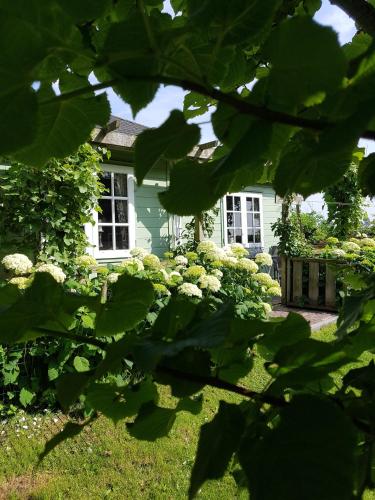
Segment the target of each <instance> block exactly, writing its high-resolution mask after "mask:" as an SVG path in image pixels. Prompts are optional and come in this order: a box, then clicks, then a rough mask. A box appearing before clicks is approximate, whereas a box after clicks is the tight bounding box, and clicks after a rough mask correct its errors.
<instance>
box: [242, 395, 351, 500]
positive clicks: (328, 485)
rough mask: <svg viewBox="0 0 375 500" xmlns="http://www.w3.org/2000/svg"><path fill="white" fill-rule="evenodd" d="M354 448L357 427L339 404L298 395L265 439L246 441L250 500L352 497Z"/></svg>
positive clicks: (244, 463)
mask: <svg viewBox="0 0 375 500" xmlns="http://www.w3.org/2000/svg"><path fill="white" fill-rule="evenodd" d="M355 446H356V437H355V429H354V427H353V425H352V424H351V422H350V421H349V419H348V418H347V417H346V416H345V414H344V413H343V412H342V410H341V409H340V408H339V406H338V405H336V404H335V403H333V402H331V401H328V400H327V399H322V398H319V397H317V396H309V395H301V396H295V397H294V398H293V400H292V402H291V403H290V404H288V405H287V406H286V407H285V408H282V409H281V410H280V422H279V424H278V425H277V426H276V427H275V428H274V429H272V430H269V431H268V432H266V434H265V436H264V437H263V439H259V437H256V438H255V439H254V438H250V439H245V440H244V441H243V442H242V444H241V449H240V452H239V458H240V463H241V466H242V468H243V470H244V472H245V473H246V476H247V479H248V482H249V489H250V491H251V499H252V500H271V499H272V500H274V499H275V498H277V499H280V500H300V499H301V498H303V499H304V500H316V499H317V498H319V500H333V499H337V500H350V499H351V498H353V496H352V495H353V477H354V464H355V462H354V455H355Z"/></svg>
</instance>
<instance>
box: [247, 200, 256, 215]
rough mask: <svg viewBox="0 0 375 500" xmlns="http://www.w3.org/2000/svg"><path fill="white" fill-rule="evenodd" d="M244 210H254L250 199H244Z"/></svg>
mask: <svg viewBox="0 0 375 500" xmlns="http://www.w3.org/2000/svg"><path fill="white" fill-rule="evenodd" d="M246 210H247V211H249V212H252V211H253V210H254V208H253V199H252V198H246Z"/></svg>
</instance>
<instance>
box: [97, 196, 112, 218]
mask: <svg viewBox="0 0 375 500" xmlns="http://www.w3.org/2000/svg"><path fill="white" fill-rule="evenodd" d="M99 206H100V208H101V209H102V212H99V213H98V220H99V222H112V202H111V200H103V199H102V200H99Z"/></svg>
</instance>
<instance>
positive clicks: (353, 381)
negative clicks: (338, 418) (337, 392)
mask: <svg viewBox="0 0 375 500" xmlns="http://www.w3.org/2000/svg"><path fill="white" fill-rule="evenodd" d="M343 384H344V385H349V386H351V387H356V388H357V389H359V390H360V391H362V394H363V395H369V396H370V397H373V395H374V394H375V363H374V360H373V359H372V360H371V361H370V363H369V364H368V365H367V366H364V367H362V368H354V369H353V370H350V371H349V372H348V373H347V374H346V375H345V377H344V378H343Z"/></svg>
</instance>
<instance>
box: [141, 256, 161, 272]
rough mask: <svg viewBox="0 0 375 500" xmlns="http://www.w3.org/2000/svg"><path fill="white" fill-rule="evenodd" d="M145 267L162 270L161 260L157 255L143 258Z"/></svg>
mask: <svg viewBox="0 0 375 500" xmlns="http://www.w3.org/2000/svg"><path fill="white" fill-rule="evenodd" d="M143 265H144V266H145V267H148V268H150V269H160V259H159V257H158V256H157V255H154V254H153V253H150V254H148V255H146V256H145V257H143Z"/></svg>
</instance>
